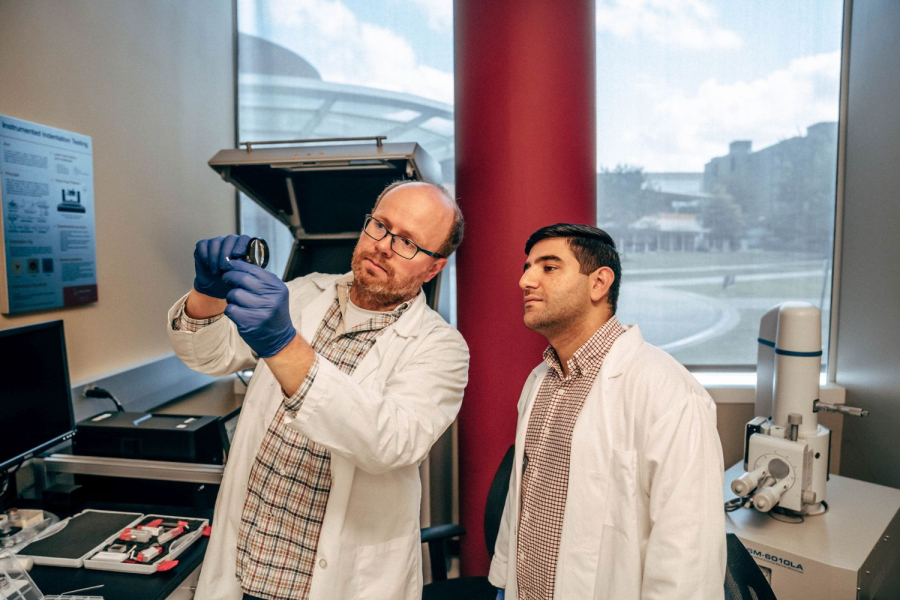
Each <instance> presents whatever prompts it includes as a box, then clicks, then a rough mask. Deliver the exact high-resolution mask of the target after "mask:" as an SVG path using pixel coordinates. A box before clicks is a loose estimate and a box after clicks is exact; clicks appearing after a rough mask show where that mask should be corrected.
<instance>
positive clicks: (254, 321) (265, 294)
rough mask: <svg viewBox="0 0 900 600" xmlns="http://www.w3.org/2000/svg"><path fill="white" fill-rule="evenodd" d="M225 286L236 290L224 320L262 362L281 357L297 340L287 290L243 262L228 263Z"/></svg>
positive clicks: (229, 295)
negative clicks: (277, 356)
mask: <svg viewBox="0 0 900 600" xmlns="http://www.w3.org/2000/svg"><path fill="white" fill-rule="evenodd" d="M222 282H223V283H225V284H227V285H229V286H231V287H232V288H233V289H232V290H231V291H230V292H228V294H227V295H226V296H225V300H227V301H228V306H226V307H225V316H227V317H228V318H229V319H231V320H232V321H234V324H235V325H237V328H238V333H240V334H241V337H242V338H244V341H245V342H247V345H249V346H250V347H251V348H253V351H254V352H256V354H257V355H258V356H259V357H260V358H268V357H270V356H274V355H276V354H278V353H279V352H280V351H281V350H282V348H284V347H285V346H287V345H288V343H289V342H290V341H291V340H292V339H294V336H295V335H297V331H296V330H295V329H294V324H293V322H291V312H290V308H289V303H288V289H287V286H286V285H284V282H283V281H282V280H281V279H279V278H278V276H277V275H274V274H272V273H269V272H268V271H266V270H265V269H261V268H259V267H257V266H256V265H251V264H250V263H246V262H243V261H240V260H233V261H231V262H230V263H228V271H227V272H226V273H225V274H224V275H222Z"/></svg>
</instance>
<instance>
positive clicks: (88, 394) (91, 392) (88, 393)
mask: <svg viewBox="0 0 900 600" xmlns="http://www.w3.org/2000/svg"><path fill="white" fill-rule="evenodd" d="M82 393H83V394H84V397H85V398H109V399H110V400H112V401H113V402H114V403H115V405H116V410H118V411H119V412H125V408H124V407H123V406H122V403H121V402H119V399H118V398H116V397H115V396H113V395H112V393H111V392H109V391H108V390H105V389H103V388H102V387H97V386H94V387H90V388H88V389H86V390H84V392H82Z"/></svg>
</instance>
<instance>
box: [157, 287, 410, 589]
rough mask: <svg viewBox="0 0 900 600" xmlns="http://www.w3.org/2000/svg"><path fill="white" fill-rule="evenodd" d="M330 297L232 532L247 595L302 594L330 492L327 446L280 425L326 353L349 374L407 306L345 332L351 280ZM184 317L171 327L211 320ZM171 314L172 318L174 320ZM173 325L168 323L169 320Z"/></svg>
mask: <svg viewBox="0 0 900 600" xmlns="http://www.w3.org/2000/svg"><path fill="white" fill-rule="evenodd" d="M337 289H338V293H337V296H336V297H335V300H334V303H333V304H332V305H331V307H330V308H329V309H328V311H327V313H326V314H325V318H324V319H323V320H322V323H321V325H319V329H318V331H316V335H315V337H314V338H313V340H312V342H311V344H310V345H311V346H312V347H313V349H314V350H315V351H316V358H315V360H314V362H313V365H312V368H310V370H309V374H308V375H307V376H306V379H305V380H304V381H303V383H302V384H301V385H300V389H298V390H297V392H296V393H295V394H294V395H293V396H291V397H290V398H287V397H283V401H282V404H281V406H280V407H279V408H278V411H277V412H276V413H275V416H274V418H273V419H272V422H271V423H270V424H269V429H268V431H267V432H266V435H265V437H264V439H263V442H262V445H261V446H260V448H259V451H258V452H257V454H256V460H255V462H254V464H253V467H252V469H251V471H250V479H249V481H248V485H247V498H246V500H245V501H244V510H243V513H242V514H241V527H240V533H239V535H238V547H237V565H236V567H237V570H236V575H237V577H238V579H239V580H240V581H241V588H242V589H243V591H244V592H245V593H247V594H250V595H252V596H256V597H259V598H267V599H272V600H281V599H289V598H290V599H294V598H299V599H304V598H307V597H308V595H309V587H310V583H311V582H312V575H313V567H314V563H315V558H316V549H317V547H318V543H319V534H320V532H321V530H322V521H323V519H324V517H325V506H326V504H327V502H328V495H329V493H330V491H331V453H330V452H329V451H328V450H327V449H326V448H324V447H323V446H321V445H319V444H316V443H315V442H313V441H312V440H310V439H308V438H307V437H305V436H304V435H302V434H301V433H298V432H297V431H295V430H293V429H290V428H288V427H287V426H286V425H285V424H284V420H285V416H286V413H288V412H294V413H296V412H297V411H299V410H300V407H301V405H302V404H303V399H304V398H305V396H306V394H307V392H308V391H309V389H310V388H311V387H312V383H313V381H314V380H315V377H316V373H317V371H318V365H319V360H321V359H322V358H325V359H327V360H329V361H330V362H332V363H333V364H334V365H335V366H337V367H338V368H339V369H340V370H341V371H343V372H344V373H346V374H347V375H351V374H353V371H354V370H356V367H357V366H358V365H359V363H360V362H361V361H362V359H363V357H364V356H365V355H366V353H367V352H368V351H369V349H370V348H371V347H372V346H373V345H374V344H375V341H376V340H377V338H378V336H379V335H381V334H382V333H384V331H385V330H386V329H387V327H388V326H390V325H392V324H393V323H395V322H396V321H397V320H398V319H399V318H400V316H401V315H402V314H403V313H404V312H405V311H406V309H407V308H409V306H410V304H411V303H410V302H405V303H403V304H401V305H400V306H398V307H397V308H396V309H394V310H393V311H391V312H385V313H382V314H380V315H378V316H376V317H373V318H371V319H369V320H368V321H366V322H364V323H361V324H359V325H357V326H356V327H354V328H352V329H350V330H349V331H344V317H343V314H344V312H345V310H346V306H347V302H348V299H349V292H350V284H348V283H339V284H338V288H337ZM217 319H218V317H213V318H212V319H191V318H190V317H188V316H187V315H185V314H184V311H183V309H182V314H181V319H180V323H179V324H178V325H176V328H178V329H184V330H188V331H196V330H197V329H199V328H200V327H203V326H205V325H208V324H209V323H211V322H214V321H215V320H217ZM176 320H177V319H176ZM173 325H174V324H173Z"/></svg>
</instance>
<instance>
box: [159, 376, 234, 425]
mask: <svg viewBox="0 0 900 600" xmlns="http://www.w3.org/2000/svg"><path fill="white" fill-rule="evenodd" d="M235 381H236V378H234V377H225V378H223V379H219V380H217V381H214V382H212V383H210V384H209V385H206V386H204V387H202V388H200V389H198V390H195V391H193V392H190V393H188V394H184V395H183V396H179V397H178V398H175V399H174V400H171V401H169V402H166V403H165V404H163V405H161V406H158V407H156V408H154V409H153V410H152V411H150V412H152V413H155V414H160V415H193V416H198V417H231V416H232V415H234V414H236V413H237V411H239V410H240V408H241V406H242V405H243V403H244V395H243V394H235V393H234V382H235ZM241 385H243V384H241Z"/></svg>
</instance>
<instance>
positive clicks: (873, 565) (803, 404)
mask: <svg viewBox="0 0 900 600" xmlns="http://www.w3.org/2000/svg"><path fill="white" fill-rule="evenodd" d="M821 321H822V318H821V314H820V312H819V309H817V308H816V307H815V306H812V305H811V304H807V303H802V302H786V303H783V304H780V305H778V306H776V307H774V308H772V309H771V310H770V311H768V312H767V313H766V314H765V315H764V316H763V318H762V320H761V322H760V328H759V354H758V365H757V387H756V405H755V409H756V412H755V414H756V415H758V416H757V417H756V418H754V419H752V420H751V421H750V422H749V423H747V425H746V429H745V434H744V440H743V441H744V457H743V458H744V459H743V462H742V463H741V462H739V463H737V464H735V465H734V466H733V467H731V468H730V469H728V470H727V471H726V472H725V482H724V483H725V489H724V490H723V492H724V494H725V498H726V499H727V498H730V497H731V496H732V494H735V495H737V498H734V499H732V500H729V501H727V502H726V503H725V507H726V510H727V511H728V512H727V516H726V521H725V523H726V530H727V531H729V532H730V533H735V534H736V535H737V536H738V537H739V538H740V539H741V542H743V544H744V546H745V547H746V548H747V550H748V552H749V553H750V555H751V556H752V557H753V559H754V560H755V561H756V564H757V565H758V566H759V567H760V570H761V571H762V572H763V574H764V575H765V577H766V578H767V579H768V581H769V584H770V585H771V586H772V590H773V591H774V593H775V595H776V597H777V598H778V599H779V600H823V599H827V600H880V599H883V598H884V599H896V598H900V568H898V565H900V490H896V489H893V488H889V487H885V486H881V485H876V484H873V483H868V482H864V481H859V480H856V479H850V478H848V477H841V476H840V475H830V476H829V473H828V470H829V465H830V463H831V460H830V458H831V457H830V454H831V431H830V430H829V429H828V428H827V427H823V426H822V425H820V424H819V413H822V412H834V413H840V414H843V415H846V416H854V417H865V416H867V412H866V411H864V410H862V409H859V408H854V407H850V406H846V405H843V404H840V403H839V402H838V403H826V402H822V401H821V400H820V396H819V391H820V390H819V377H820V373H821V356H822V334H821ZM831 391H834V390H831ZM835 451H837V449H836V450H835ZM826 484H827V486H828V490H827V491H828V496H827V498H826Z"/></svg>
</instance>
